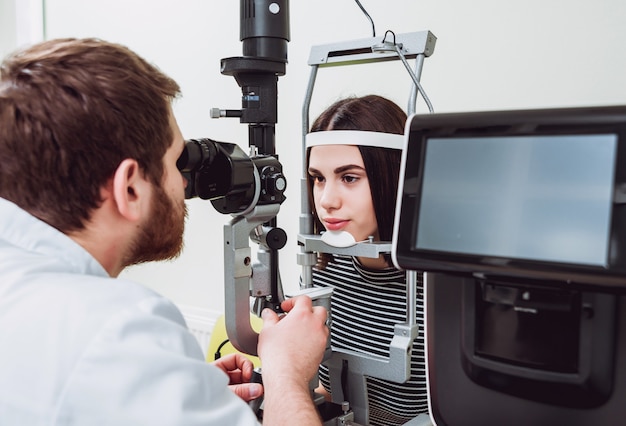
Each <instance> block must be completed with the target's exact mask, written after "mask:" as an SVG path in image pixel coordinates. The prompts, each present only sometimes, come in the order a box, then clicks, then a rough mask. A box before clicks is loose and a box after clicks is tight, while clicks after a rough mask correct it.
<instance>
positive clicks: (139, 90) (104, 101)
mask: <svg viewBox="0 0 626 426" xmlns="http://www.w3.org/2000/svg"><path fill="white" fill-rule="evenodd" d="M179 91H180V89H179V86H178V84H176V82H175V81H174V80H172V79H171V78H169V77H167V76H166V75H164V74H163V73H162V72H160V71H159V70H158V69H157V68H156V67H154V66H153V65H151V64H149V63H148V62H146V61H145V60H144V59H142V58H141V57H139V56H138V55H137V54H135V53H134V52H132V51H131V50H129V49H128V48H126V47H124V46H121V45H118V44H113V43H108V42H105V41H102V40H98V39H57V40H50V41H46V42H43V43H39V44H36V45H34V46H32V47H30V48H27V49H25V50H22V51H18V52H16V53H14V54H13V55H11V56H9V57H7V58H6V59H5V60H4V61H3V62H2V64H1V65H0V197H3V198H5V199H7V200H10V201H12V202H14V203H15V204H17V205H18V206H20V207H21V208H23V209H24V210H26V211H28V212H30V213H31V214H33V215H34V216H36V217H38V218H40V219H41V220H43V221H45V222H47V223H48V224H50V225H51V226H54V227H55V228H57V229H59V230H61V231H62V232H69V231H74V230H80V229H82V228H84V225H85V223H86V221H87V220H88V219H89V217H90V215H91V212H92V211H93V209H95V208H97V207H98V206H99V205H100V203H101V197H100V190H101V188H102V187H103V186H104V185H105V184H106V183H107V181H108V180H109V179H110V178H111V177H112V176H113V174H114V172H115V170H116V169H117V167H118V166H119V164H120V162H122V161H123V160H124V159H126V158H132V159H135V160H137V161H138V163H139V165H140V167H141V170H142V172H143V173H144V175H145V176H146V177H147V178H148V179H149V180H150V181H152V182H153V183H155V184H156V185H160V184H161V180H162V175H163V156H164V154H165V152H166V151H167V149H168V148H169V147H170V146H171V144H172V141H173V132H172V129H171V126H170V121H169V120H170V104H171V102H172V100H173V99H174V98H175V97H177V96H178V94H179Z"/></svg>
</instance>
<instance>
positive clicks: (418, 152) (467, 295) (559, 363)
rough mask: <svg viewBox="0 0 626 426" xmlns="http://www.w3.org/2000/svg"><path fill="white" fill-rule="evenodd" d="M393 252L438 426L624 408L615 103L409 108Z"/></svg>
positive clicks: (610, 417)
mask: <svg viewBox="0 0 626 426" xmlns="http://www.w3.org/2000/svg"><path fill="white" fill-rule="evenodd" d="M392 257H393V260H394V263H395V264H396V266H398V267H399V268H402V269H407V270H418V271H424V272H425V274H424V277H425V278H424V289H425V321H424V326H425V341H426V345H425V346H426V363H427V382H428V395H429V406H430V413H431V417H432V419H433V420H434V422H435V423H436V424H437V425H438V426H442V425H466V424H467V425H475V424H480V425H502V424H507V425H529V424H546V425H547V424H568V425H587V424H613V423H614V422H615V421H617V420H616V419H619V418H622V417H623V416H624V414H626V410H625V409H624V403H623V401H625V400H626V361H624V360H626V107H621V106H611V107H591V108H567V109H542V110H522V111H494V112H470V113H448V114H432V115H415V116H412V117H410V118H409V120H408V121H407V127H406V133H405V147H404V151H403V157H402V168H401V175H400V183H399V189H398V201H397V206H396V219H395V225H394V235H393V242H392Z"/></svg>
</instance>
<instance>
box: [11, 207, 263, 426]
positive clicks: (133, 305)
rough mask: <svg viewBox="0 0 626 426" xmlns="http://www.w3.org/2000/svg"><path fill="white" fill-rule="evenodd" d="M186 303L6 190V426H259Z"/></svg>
mask: <svg viewBox="0 0 626 426" xmlns="http://www.w3.org/2000/svg"><path fill="white" fill-rule="evenodd" d="M227 384H228V377H227V375H226V374H224V373H223V372H222V371H221V370H219V369H218V368H216V367H214V366H212V365H210V364H207V363H206V362H205V361H204V359H203V355H202V351H201V349H200V347H199V346H198V343H197V341H196V340H195V338H194V337H193V335H191V334H190V333H189V332H188V330H187V328H186V326H185V322H184V320H183V318H182V316H181V314H180V312H179V311H178V309H177V308H176V307H175V306H174V305H173V304H172V303H170V302H169V301H168V300H166V299H164V298H163V297H161V296H159V295H158V294H156V293H154V292H153V291H151V290H149V289H147V288H145V287H143V286H141V285H138V284H134V283H131V282H128V281H124V280H121V279H113V278H110V277H109V276H108V275H107V273H106V271H105V270H104V269H103V268H102V266H101V265H100V264H99V263H98V262H97V261H96V260H95V259H94V258H93V257H92V256H91V255H90V254H89V253H88V252H86V251H85V250H84V249H83V248H82V247H80V246H79V245H78V244H76V243H75V242H74V241H73V240H71V239H70V238H68V237H67V236H66V235H64V234H62V233H60V232H59V231H57V230H56V229H54V228H52V227H50V226H48V225H47V224H45V223H43V222H41V221H39V220H38V219H36V218H34V217H33V216H31V215H29V214H28V213H26V212H25V211H23V210H21V209H19V208H18V207H17V206H15V205H14V204H13V203H10V202H8V201H6V200H4V199H2V198H0V424H2V425H107V424H110V425H116V426H117V425H168V426H171V425H185V426H187V425H196V424H197V425H220V426H223V425H256V424H258V423H257V421H256V418H255V416H254V415H253V413H252V411H251V410H250V409H249V408H248V406H247V405H246V404H245V402H243V401H242V400H241V399H240V398H239V397H237V396H236V395H235V394H234V393H232V392H231V391H230V390H229V389H228V387H227Z"/></svg>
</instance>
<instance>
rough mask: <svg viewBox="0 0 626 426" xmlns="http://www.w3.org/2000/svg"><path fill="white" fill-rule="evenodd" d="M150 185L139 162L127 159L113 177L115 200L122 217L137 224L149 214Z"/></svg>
mask: <svg viewBox="0 0 626 426" xmlns="http://www.w3.org/2000/svg"><path fill="white" fill-rule="evenodd" d="M150 187H151V186H150V183H149V182H148V181H147V180H146V179H145V178H144V176H143V173H142V172H141V169H140V168H139V163H137V160H133V159H130V158H127V159H125V160H124V161H122V162H121V163H120V165H119V166H118V167H117V169H116V170H115V173H114V175H113V194H112V195H113V199H114V201H115V205H116V207H117V210H118V212H119V214H120V215H122V216H123V217H125V218H126V219H128V220H130V221H133V222H136V221H139V220H141V218H142V216H143V215H145V214H147V212H148V206H149V205H150V204H149V199H150Z"/></svg>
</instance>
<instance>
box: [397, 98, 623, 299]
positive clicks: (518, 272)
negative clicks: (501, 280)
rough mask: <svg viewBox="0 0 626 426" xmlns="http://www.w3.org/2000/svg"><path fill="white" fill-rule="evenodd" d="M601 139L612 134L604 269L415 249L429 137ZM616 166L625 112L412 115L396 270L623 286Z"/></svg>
mask: <svg viewBox="0 0 626 426" xmlns="http://www.w3.org/2000/svg"><path fill="white" fill-rule="evenodd" d="M605 133H610V134H617V136H618V140H617V147H616V157H615V161H616V163H615V172H614V177H613V194H612V204H611V222H610V230H609V247H608V256H607V264H606V266H594V265H588V264H573V263H562V262H555V261H540V260H530V259H521V258H515V257H508V256H484V255H475V254H465V253H455V252H441V251H433V250H427V249H418V248H415V247H416V240H417V229H416V228H417V225H418V220H417V218H418V217H419V208H420V205H419V204H420V198H421V197H420V194H421V188H422V184H423V170H424V161H425V149H426V142H427V140H428V139H429V138H446V137H488V136H529V135H581V134H605ZM621 164H626V106H609V107H587V108H560V109H536V110H509V111H487V112H466V113H444V114H427V115H413V116H411V117H409V119H408V120H407V125H406V130H405V147H404V150H403V154H402V165H401V172H400V182H399V185H398V198H397V205H396V218H395V222H394V233H393V241H392V258H393V261H394V264H395V265H396V266H397V267H398V268H401V269H408V270H420V271H432V272H448V273H455V274H461V275H475V276H488V275H497V276H513V277H524V278H533V279H540V280H550V281H571V282H579V283H582V284H593V285H606V286H620V287H626V168H625V167H619V165H621ZM400 230H402V232H400ZM620 236H621V238H620Z"/></svg>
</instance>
